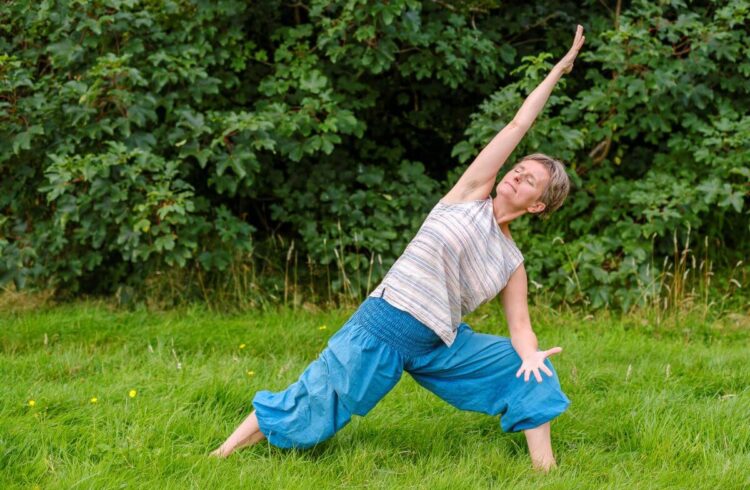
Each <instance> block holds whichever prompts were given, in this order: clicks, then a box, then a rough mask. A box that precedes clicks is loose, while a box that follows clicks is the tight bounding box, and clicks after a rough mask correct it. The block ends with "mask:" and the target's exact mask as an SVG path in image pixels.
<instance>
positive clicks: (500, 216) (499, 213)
mask: <svg viewBox="0 0 750 490" xmlns="http://www.w3.org/2000/svg"><path fill="white" fill-rule="evenodd" d="M492 211H493V213H494V214H495V221H496V222H497V224H498V226H500V229H501V230H503V231H506V230H508V224H509V223H510V222H511V221H513V220H514V219H516V218H518V217H519V216H523V215H524V214H526V210H525V209H511V208H509V207H508V206H507V203H504V202H502V201H500V200H499V199H497V198H494V199H493V200H492Z"/></svg>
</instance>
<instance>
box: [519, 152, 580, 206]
mask: <svg viewBox="0 0 750 490" xmlns="http://www.w3.org/2000/svg"><path fill="white" fill-rule="evenodd" d="M525 160H534V161H535V162H539V163H541V164H542V165H544V166H545V167H546V168H547V171H548V172H549V175H550V179H549V182H548V183H547V188H546V189H544V192H543V193H542V196H541V197H540V198H539V200H540V201H542V202H543V203H544V204H545V207H544V210H543V211H542V212H541V213H539V218H540V219H548V218H549V216H550V215H551V214H552V213H553V212H555V211H556V210H557V209H559V208H560V206H562V204H563V202H565V198H566V197H568V193H569V192H570V178H569V177H568V174H567V173H566V172H565V165H563V163H562V162H561V161H559V160H556V159H554V158H552V157H551V156H549V155H545V154H544V153H532V154H531V155H526V156H525V157H523V158H521V159H520V160H518V162H517V163H516V165H518V164H519V163H521V162H523V161H525Z"/></svg>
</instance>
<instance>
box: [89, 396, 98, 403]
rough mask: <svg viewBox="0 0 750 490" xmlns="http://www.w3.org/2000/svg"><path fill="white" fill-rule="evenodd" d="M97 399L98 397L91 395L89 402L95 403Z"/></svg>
mask: <svg viewBox="0 0 750 490" xmlns="http://www.w3.org/2000/svg"><path fill="white" fill-rule="evenodd" d="M98 401H99V399H98V398H96V397H92V398H91V403H96V402H98Z"/></svg>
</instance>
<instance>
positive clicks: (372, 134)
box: [0, 0, 750, 308]
mask: <svg viewBox="0 0 750 490" xmlns="http://www.w3.org/2000/svg"><path fill="white" fill-rule="evenodd" d="M614 17H615V13H613V12H612V11H611V10H609V9H608V8H607V7H606V5H604V2H598V1H593V0H590V1H588V2H586V5H585V6H583V7H581V5H580V3H578V2H566V1H560V2H532V3H529V4H524V5H520V4H518V5H516V4H512V5H511V4H507V5H505V4H503V5H502V6H498V5H495V4H494V3H492V2H486V1H473V2H450V1H446V2H417V1H411V0H395V1H390V2H387V3H379V4H371V3H368V2H362V1H355V0H342V1H325V2H324V1H319V0H314V1H306V2H299V3H296V4H291V5H290V4H287V3H282V2H276V1H270V0H268V1H261V2H251V3H246V2H240V1H226V0H223V1H217V2H198V1H180V2H173V1H147V2H146V1H144V2H139V1H136V0H130V1H125V2H116V1H94V2H52V1H43V2H39V3H28V2H9V3H6V5H5V8H4V9H3V11H2V13H0V20H1V22H0V26H2V27H1V29H2V36H1V37H0V45H1V46H2V49H1V50H0V52H1V53H2V54H1V55H0V135H2V138H3V140H4V141H6V144H5V145H2V147H0V179H2V180H1V181H0V283H7V282H10V281H13V282H15V284H16V285H17V286H18V287H24V286H27V285H34V286H40V287H45V286H46V287H48V286H54V287H55V288H57V289H59V290H60V291H68V292H76V291H81V292H89V293H105V294H106V293H112V292H114V291H116V290H117V288H118V287H120V286H121V285H125V284H127V285H129V286H132V287H137V286H138V285H139V284H143V282H144V281H145V280H146V279H147V278H149V277H152V276H153V275H154V274H156V273H157V271H161V270H164V269H175V268H184V269H191V270H193V269H196V268H197V269H198V270H200V271H203V272H205V273H206V274H215V275H219V277H220V276H221V274H223V273H224V271H226V270H227V269H228V268H229V267H231V266H232V264H233V261H236V260H238V259H237V257H238V256H242V255H243V254H251V253H252V252H253V250H254V248H255V246H256V244H257V243H259V242H260V241H261V240H264V239H265V238H267V237H269V236H273V235H274V234H275V233H277V232H278V233H283V234H284V235H286V236H288V237H291V238H298V239H299V241H301V243H302V245H301V247H300V248H301V250H302V251H303V252H304V253H306V254H308V255H309V256H310V258H311V260H312V261H314V262H315V263H316V264H322V265H327V264H329V263H332V262H334V261H339V262H340V264H339V265H340V267H342V268H343V269H344V270H345V271H346V272H347V274H349V275H351V276H354V277H357V278H358V280H355V281H352V285H353V287H356V288H359V289H362V288H364V287H365V284H366V281H365V280H363V279H362V278H363V277H364V276H365V275H367V274H368V273H369V271H368V264H369V263H370V261H371V260H372V258H373V257H374V256H380V257H381V258H382V263H383V264H382V267H381V268H375V269H374V270H373V277H372V282H371V285H374V283H376V281H377V280H379V279H380V278H381V277H382V274H383V273H384V272H385V271H386V270H387V268H388V267H389V266H390V265H391V264H392V263H393V261H394V260H395V259H396V258H397V257H398V255H399V254H400V253H401V251H402V250H403V249H404V247H405V246H406V244H407V243H408V241H409V240H410V239H411V237H412V236H413V235H414V233H415V232H416V230H417V228H418V227H419V225H420V223H421V221H422V219H423V218H424V216H425V215H426V213H427V212H428V211H429V209H430V207H431V206H432V205H434V203H435V202H436V201H437V199H439V197H440V196H441V195H442V194H444V193H445V192H447V191H448V189H449V188H450V186H451V185H452V184H453V183H454V182H455V181H456V180H457V179H458V177H459V176H460V174H461V172H462V171H463V170H464V169H465V168H466V165H468V163H470V162H471V160H472V159H473V157H474V156H475V155H476V154H477V153H478V152H479V150H481V148H482V146H483V145H484V144H486V143H487V142H488V141H489V140H490V139H491V137H492V136H494V134H495V133H496V132H497V131H499V130H500V129H501V128H502V127H503V126H504V125H505V124H506V123H507V122H508V121H510V119H511V118H512V117H513V115H514V114H515V112H516V110H517V109H518V108H519V107H520V105H521V103H522V101H523V99H524V97H525V96H526V95H527V94H528V93H529V92H530V91H531V90H532V88H533V87H534V86H535V85H536V84H537V83H538V82H539V81H541V79H542V78H543V77H544V76H545V75H546V73H547V72H548V70H549V69H550V67H551V66H552V64H553V63H554V62H555V60H556V59H557V58H559V57H560V56H561V55H562V54H563V53H564V52H565V50H567V47H568V45H569V43H570V40H571V39H572V33H573V28H574V26H575V24H576V23H581V24H583V25H584V26H585V27H586V38H587V41H586V45H585V47H584V49H583V51H582V53H581V54H580V56H579V60H578V61H577V62H576V67H575V68H574V70H573V72H572V73H571V74H570V75H568V76H567V77H566V78H565V79H564V80H563V81H562V82H561V84H560V85H559V86H558V87H557V88H556V90H555V92H554V93H553V95H552V97H551V98H550V100H549V102H548V103H547V106H546V108H545V111H544V112H543V113H542V114H541V115H540V117H539V119H538V120H537V122H536V124H535V125H534V127H533V128H532V130H531V131H530V133H529V134H528V135H527V137H526V138H525V139H524V140H523V141H522V143H521V145H520V146H519V148H518V149H517V150H516V152H515V153H514V155H512V156H511V160H514V159H516V158H518V157H519V156H521V155H523V154H526V153H530V152H536V151H542V152H545V153H549V154H552V155H556V156H558V157H560V158H562V159H563V160H565V161H566V162H567V163H568V164H569V170H570V176H571V178H572V180H573V182H574V189H573V191H572V193H571V195H570V197H569V201H568V202H567V203H566V205H565V206H563V208H562V209H561V210H560V211H558V213H557V215H556V216H555V217H554V218H553V219H552V220H550V221H548V222H540V221H537V220H534V219H531V218H530V217H528V216H527V217H524V218H522V219H520V220H518V222H515V223H514V224H513V226H512V230H513V233H514V238H515V239H516V240H517V241H518V242H519V244H520V245H521V248H522V250H523V251H524V255H525V256H526V267H527V271H528V272H529V276H530V280H531V281H532V284H534V285H535V286H537V287H534V288H531V290H532V292H534V291H536V290H537V289H539V290H542V291H547V292H550V294H551V297H552V298H553V299H554V300H557V301H559V300H567V301H582V302H585V303H588V304H590V305H591V306H593V307H601V306H605V305H610V306H618V307H622V308H628V307H629V306H631V305H633V304H636V303H639V302H642V301H643V300H644V296H646V294H644V293H648V287H649V286H648V285H649V284H653V282H654V280H655V278H656V277H657V274H658V270H656V268H655V266H654V262H657V263H656V265H659V263H658V262H660V260H661V258H662V257H663V256H665V255H672V254H673V241H674V239H675V237H676V236H679V237H680V240H681V241H684V240H685V235H686V233H687V230H688V229H691V230H692V233H693V236H697V237H710V239H711V240H712V242H715V243H717V244H719V245H720V246H719V247H717V246H712V247H710V248H711V250H710V251H706V252H707V253H708V252H710V253H711V257H712V260H714V261H715V262H716V263H717V264H718V265H719V266H720V267H724V268H731V267H732V266H734V264H735V263H736V262H737V260H739V259H740V258H743V257H745V256H747V255H748V251H749V249H748V245H747V244H748V243H750V236H749V235H750V228H749V227H748V220H747V217H746V215H747V209H748V208H747V199H748V180H750V166H749V165H748V161H750V158H749V157H750V154H749V151H750V119H749V116H748V114H750V111H748V109H749V108H750V107H749V106H750V97H749V96H748V93H749V91H750V83H749V82H750V80H749V79H750V56H749V55H750V39H748V37H749V33H748V28H747V25H748V20H750V3H749V2H747V1H732V2H729V1H706V2H690V3H687V2H683V1H679V0H675V1H669V2H666V1H660V2H648V1H643V0H642V1H636V2H633V3H632V4H630V5H629V6H627V7H626V8H624V9H623V11H622V12H621V13H620V14H619V15H617V16H616V18H614ZM266 203H268V205H266ZM688 227H689V228H688ZM279 230H280V231H279ZM332 244H336V245H335V246H336V250H334V246H333V245H332ZM343 287H344V285H343V284H341V282H336V283H335V284H334V288H335V289H339V290H340V289H341V288H343ZM364 292H365V291H360V293H364Z"/></svg>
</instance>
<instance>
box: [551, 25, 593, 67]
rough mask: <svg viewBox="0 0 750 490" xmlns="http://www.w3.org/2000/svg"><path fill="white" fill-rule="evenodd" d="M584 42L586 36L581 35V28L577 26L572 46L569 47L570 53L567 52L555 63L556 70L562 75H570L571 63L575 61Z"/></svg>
mask: <svg viewBox="0 0 750 490" xmlns="http://www.w3.org/2000/svg"><path fill="white" fill-rule="evenodd" d="M585 40H586V36H584V35H583V26H581V25H578V27H577V29H576V37H575V39H573V46H571V48H570V51H568V53H567V54H566V55H565V56H563V58H562V59H561V60H560V61H558V62H557V68H559V69H560V70H561V71H562V73H570V71H571V70H572V69H573V62H574V61H575V60H576V56H578V51H580V49H581V47H582V46H583V42H584V41H585Z"/></svg>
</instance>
